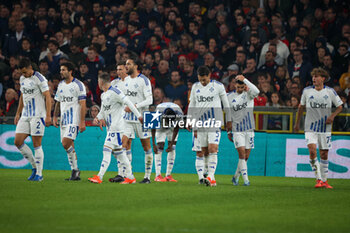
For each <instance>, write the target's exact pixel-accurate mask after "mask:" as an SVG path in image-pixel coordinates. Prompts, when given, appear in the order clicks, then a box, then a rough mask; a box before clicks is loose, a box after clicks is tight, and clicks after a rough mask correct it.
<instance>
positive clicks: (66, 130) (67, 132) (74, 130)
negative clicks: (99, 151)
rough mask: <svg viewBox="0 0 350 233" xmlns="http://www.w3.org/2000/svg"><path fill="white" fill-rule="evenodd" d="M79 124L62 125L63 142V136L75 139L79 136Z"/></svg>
mask: <svg viewBox="0 0 350 233" xmlns="http://www.w3.org/2000/svg"><path fill="white" fill-rule="evenodd" d="M78 131H79V126H77V125H64V126H61V142H62V140H63V138H69V139H72V140H73V141H74V140H75V139H76V138H77V135H78Z"/></svg>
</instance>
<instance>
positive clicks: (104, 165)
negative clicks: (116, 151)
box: [97, 147, 112, 180]
mask: <svg viewBox="0 0 350 233" xmlns="http://www.w3.org/2000/svg"><path fill="white" fill-rule="evenodd" d="M111 154H112V150H111V149H110V148H107V147H103V158H102V162H101V167H100V171H99V173H98V174H97V175H98V176H99V177H100V179H101V180H102V179H103V176H104V175H105V173H106V171H107V169H108V167H109V164H110V163H111Z"/></svg>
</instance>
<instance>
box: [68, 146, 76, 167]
mask: <svg viewBox="0 0 350 233" xmlns="http://www.w3.org/2000/svg"><path fill="white" fill-rule="evenodd" d="M66 152H67V156H68V161H69V163H70V168H71V169H72V170H73V169H74V170H78V160H77V154H76V153H75V149H74V147H73V146H70V147H69V148H68V149H67V150H66Z"/></svg>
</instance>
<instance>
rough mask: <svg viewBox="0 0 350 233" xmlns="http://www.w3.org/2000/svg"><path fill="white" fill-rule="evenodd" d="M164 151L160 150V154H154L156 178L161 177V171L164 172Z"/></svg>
mask: <svg viewBox="0 0 350 233" xmlns="http://www.w3.org/2000/svg"><path fill="white" fill-rule="evenodd" d="M162 153H163V151H162V150H159V149H158V153H157V154H154V159H155V160H154V165H155V167H156V177H157V176H159V175H161V170H162Z"/></svg>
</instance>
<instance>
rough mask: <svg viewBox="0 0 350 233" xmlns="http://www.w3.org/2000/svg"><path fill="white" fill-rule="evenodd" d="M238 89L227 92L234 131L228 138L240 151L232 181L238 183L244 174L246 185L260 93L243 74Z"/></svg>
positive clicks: (237, 84)
mask: <svg viewBox="0 0 350 233" xmlns="http://www.w3.org/2000/svg"><path fill="white" fill-rule="evenodd" d="M235 85H236V90H234V91H232V92H230V93H228V94H227V98H228V101H229V104H230V108H231V116H232V131H233V132H229V133H228V139H229V140H230V141H231V142H233V143H234V145H235V148H236V150H237V152H238V157H239V159H238V164H237V169H236V172H235V174H234V176H233V177H232V183H233V184H234V185H238V181H239V177H240V175H241V174H242V177H243V181H244V185H245V186H248V185H250V182H249V179H248V166H247V161H248V158H249V155H250V152H251V149H253V148H254V128H255V121H254V113H253V108H254V98H255V97H257V96H258V95H259V92H260V91H259V89H258V88H257V87H256V86H255V85H254V84H253V83H251V82H250V81H249V80H248V79H246V78H245V77H244V76H243V75H237V76H236V84H235Z"/></svg>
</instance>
